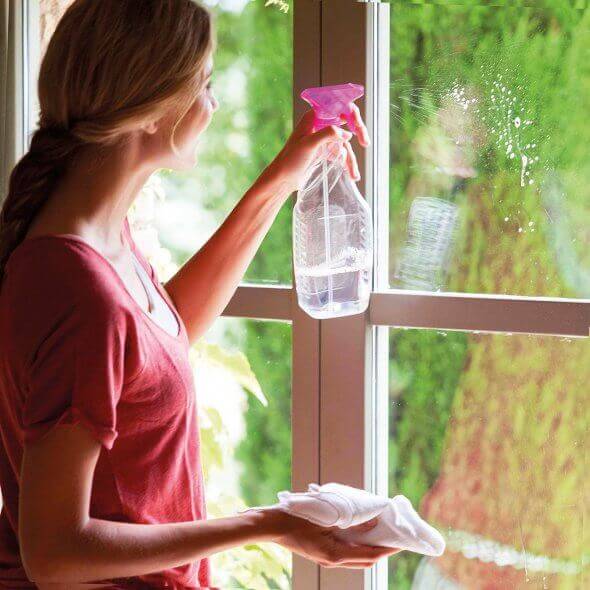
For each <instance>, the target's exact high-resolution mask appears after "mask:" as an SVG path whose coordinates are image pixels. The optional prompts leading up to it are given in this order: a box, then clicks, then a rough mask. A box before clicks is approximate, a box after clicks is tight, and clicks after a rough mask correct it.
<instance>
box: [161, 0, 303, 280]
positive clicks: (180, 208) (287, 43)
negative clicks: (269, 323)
mask: <svg viewBox="0 0 590 590" xmlns="http://www.w3.org/2000/svg"><path fill="white" fill-rule="evenodd" d="M204 4H205V5H207V6H208V8H209V9H210V10H211V11H212V12H213V14H214V15H215V28H216V34H217V41H218V43H217V51H216V53H215V55H214V69H213V79H212V88H213V93H214V94H215V97H216V98H217V100H218V101H219V109H218V110H217V111H216V113H215V114H214V116H213V120H212V122H211V125H210V126H209V128H208V129H207V130H206V131H205V132H204V133H203V135H202V136H201V137H202V139H201V141H200V143H199V144H198V147H197V153H196V156H197V157H196V165H195V167H194V168H193V169H192V170H190V171H189V172H172V171H162V172H161V173H160V177H161V179H162V181H163V185H164V191H165V193H166V199H165V201H164V203H163V206H162V207H160V211H159V215H158V224H157V226H158V230H159V233H160V236H161V239H162V243H163V244H164V245H165V246H166V247H167V248H169V249H170V250H172V251H174V253H175V254H176V256H177V258H178V259H179V260H181V261H184V260H186V259H187V258H188V257H189V256H190V255H192V254H193V253H194V252H195V251H196V250H198V249H199V248H200V247H201V246H202V245H203V244H204V243H205V242H206V241H207V239H209V237H210V236H211V234H212V233H213V232H214V231H215V229H216V228H217V227H218V226H219V224H220V223H221V222H222V221H223V220H224V219H225V217H227V215H228V214H229V213H230V211H231V210H232V209H233V207H234V206H235V205H236V204H237V202H238V200H239V199H240V198H241V197H242V196H243V194H244V193H245V192H246V191H247V190H248V188H250V186H251V185H252V183H253V182H254V181H255V180H256V178H257V177H258V175H259V174H260V173H261V172H262V171H263V169H264V168H265V167H266V166H267V165H268V164H270V162H271V161H272V160H273V158H274V157H275V156H276V155H277V154H278V152H279V151H280V150H281V148H282V147H283V145H284V143H285V141H286V140H287V138H288V136H289V134H290V132H291V129H292V59H293V57H292V48H293V42H292V10H289V11H287V12H284V11H282V10H280V9H279V7H277V6H274V5H271V6H265V3H264V2H247V0H232V1H223V0H222V1H220V2H217V1H215V0H208V1H207V2H204ZM254 39H255V42H254V41H253V40H254ZM290 209H291V208H290V205H289V202H287V203H285V205H284V206H283V209H282V210H281V211H280V213H279V215H278V216H277V218H276V220H275V222H274V224H273V226H272V228H271V230H270V231H269V233H268V234H267V236H266V238H265V239H264V241H263V243H262V246H261V248H260V250H259V251H258V253H257V255H256V257H255V258H254V260H253V261H252V263H251V264H250V267H249V269H248V271H247V272H246V276H245V279H244V280H245V281H246V282H253V283H282V284H289V283H291V257H292V256H291V210H290Z"/></svg>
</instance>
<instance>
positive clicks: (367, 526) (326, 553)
mask: <svg viewBox="0 0 590 590" xmlns="http://www.w3.org/2000/svg"><path fill="white" fill-rule="evenodd" d="M282 514H283V516H282V525H281V529H282V532H281V533H280V534H278V535H277V536H275V538H274V539H273V540H274V541H275V542H276V543H279V544H280V545H283V546H284V547H285V548H287V549H289V551H292V552H293V553H297V554H298V555H301V556H303V557H305V558H307V559H311V560H312V561H314V562H316V563H318V564H320V565H322V566H323V567H328V568H333V567H343V568H350V569H360V568H368V567H372V566H373V565H375V563H376V562H377V561H378V560H379V559H381V558H383V557H387V556H389V555H393V554H394V553H399V551H400V550H399V549H393V548H391V547H373V546H370V545H353V544H350V543H347V542H346V541H342V540H340V539H337V538H336V537H335V536H334V531H338V530H340V529H339V528H338V527H322V526H318V525H316V524H313V523H311V522H309V521H307V520H305V519H303V518H298V517H296V516H292V515H290V514H287V513H282ZM377 522H378V519H377V518H373V519H372V520H369V521H367V522H365V523H363V524H359V525H357V526H355V527H351V528H350V530H358V531H368V530H371V529H372V528H373V527H374V526H375V525H376V524H377Z"/></svg>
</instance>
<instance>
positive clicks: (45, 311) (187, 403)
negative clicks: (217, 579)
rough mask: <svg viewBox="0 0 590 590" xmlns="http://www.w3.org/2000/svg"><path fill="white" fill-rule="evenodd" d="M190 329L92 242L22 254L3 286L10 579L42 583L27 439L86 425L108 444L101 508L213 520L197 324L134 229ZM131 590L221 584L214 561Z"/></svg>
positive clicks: (0, 395) (136, 581)
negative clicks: (31, 516)
mask: <svg viewBox="0 0 590 590" xmlns="http://www.w3.org/2000/svg"><path fill="white" fill-rule="evenodd" d="M123 234H124V236H125V238H126V239H127V240H128V242H129V244H130V246H131V248H132V249H133V252H134V253H135V255H136V256H137V258H138V259H139V261H140V262H141V264H142V265H143V266H144V267H145V269H146V270H147V272H148V274H149V275H150V276H151V278H152V280H153V281H154V283H155V284H156V286H157V288H158V290H159V292H160V293H161V294H162V296H163V297H164V298H165V299H166V300H167V301H168V303H169V304H170V307H171V309H172V311H173V312H174V314H175V315H176V318H177V320H178V323H179V325H180V333H179V334H178V335H177V336H175V335H171V334H170V333H168V332H167V331H166V330H164V328H162V327H161V326H159V325H158V324H156V323H155V321H154V320H153V319H152V318H151V317H149V316H148V315H147V313H146V312H144V310H143V309H142V308H141V306H140V305H139V303H137V302H136V301H135V299H134V298H133V297H132V296H131V294H130V293H129V291H128V290H127V288H126V287H125V284H124V283H123V281H122V279H121V278H120V276H119V274H118V273H117V271H116V270H115V268H114V266H112V264H111V263H110V262H109V261H108V260H107V259H106V258H105V257H103V256H102V255H101V254H100V253H99V252H98V251H97V250H95V249H94V248H93V247H92V246H90V245H89V244H88V243H86V242H85V241H84V240H83V239H82V238H79V237H77V236H74V235H70V234H66V235H53V236H52V235H48V236H39V237H35V238H31V239H27V240H25V241H24V242H22V243H21V244H19V246H17V248H16V249H15V250H14V251H13V253H12V255H11V256H10V258H9V261H8V264H7V267H6V275H5V278H4V281H3V285H2V288H1V291H0V343H1V346H0V433H1V435H2V444H1V445H0V487H1V489H2V496H3V506H2V512H1V514H0V587H2V586H5V587H9V588H35V587H36V586H35V585H34V584H32V583H31V582H30V581H29V580H28V579H27V576H26V574H25V572H24V570H23V568H22V563H21V560H20V556H19V544H18V534H17V531H18V496H19V477H20V465H21V461H22V453H23V442H24V441H29V440H36V439H38V438H39V437H41V436H43V435H44V434H45V433H46V432H47V431H48V430H49V429H50V428H52V427H53V426H55V425H56V424H63V423H78V422H79V423H81V424H82V425H84V426H85V427H86V428H88V430H89V431H90V432H91V433H92V435H93V436H94V437H95V438H96V439H97V440H98V441H99V442H100V443H101V444H102V448H101V452H100V456H99V459H98V463H97V465H96V470H95V473H94V479H93V485H92V495H91V503H90V516H91V517H94V518H100V519H106V520H112V521H117V522H129V523H144V524H154V523H172V522H186V521H194V520H200V519H205V518H206V511H205V496H204V489H203V475H202V466H201V459H200V432H199V424H198V418H197V406H196V397H195V388H194V381H193V374H192V370H191V367H190V365H189V361H188V350H189V341H188V337H187V333H186V328H185V326H184V324H183V322H182V320H181V318H180V316H179V315H178V313H177V311H176V309H175V307H174V305H173V303H172V301H171V299H170V298H169V296H168V295H167V293H166V292H165V290H164V289H163V287H162V286H161V285H160V283H159V282H158V280H157V278H156V276H155V274H154V270H153V268H152V267H151V265H150V264H149V263H148V262H147V260H146V259H145V258H144V257H143V256H142V254H141V252H140V251H139V250H138V249H137V246H136V245H135V243H134V242H133V239H132V237H131V235H130V232H129V225H128V222H127V220H125V229H124V232H123ZM103 581H106V582H109V583H111V582H112V583H114V584H116V587H121V588H131V587H134V588H137V587H144V588H145V587H146V585H147V587H155V588H160V587H162V588H164V587H166V588H202V587H209V586H210V583H211V582H210V567H209V560H208V559H206V558H204V559H201V560H200V561H196V562H194V563H190V564H186V565H183V566H181V567H176V568H172V569H168V570H166V571H162V572H159V573H157V574H148V575H145V576H140V577H133V578H125V579H117V580H100V582H103Z"/></svg>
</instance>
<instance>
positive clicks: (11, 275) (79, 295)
mask: <svg viewBox="0 0 590 590" xmlns="http://www.w3.org/2000/svg"><path fill="white" fill-rule="evenodd" d="M114 273H115V271H114V269H113V268H112V267H110V265H109V263H108V262H107V261H106V259H104V258H101V256H100V255H99V254H98V252H96V251H95V250H94V249H93V248H92V247H90V246H89V245H88V244H86V243H85V242H84V241H83V240H82V239H81V238H80V239H78V238H77V237H76V236H71V237H70V236H50V235H48V236H37V237H34V238H29V239H26V240H24V241H23V242H21V243H20V244H19V245H18V246H17V247H16V248H15V250H14V251H13V252H12V254H11V256H10V257H9V259H8V262H7V265H6V268H5V274H4V280H3V285H2V295H3V296H6V297H8V299H9V300H10V306H11V307H12V309H13V311H16V309H17V308H19V307H21V306H23V305H24V306H25V307H30V306H31V305H34V304H35V303H36V304H38V305H40V306H42V307H44V308H46V309H47V311H50V310H53V311H55V310H56V309H57V308H68V307H71V306H73V305H77V306H81V307H86V306H88V305H89V304H90V305H92V306H93V307H94V308H96V309H97V312H99V311H100V310H101V308H103V307H106V308H107V309H111V310H116V309H120V308H121V306H122V307H123V308H124V307H125V300H124V298H123V297H122V293H121V285H120V284H118V281H117V277H116V276H114Z"/></svg>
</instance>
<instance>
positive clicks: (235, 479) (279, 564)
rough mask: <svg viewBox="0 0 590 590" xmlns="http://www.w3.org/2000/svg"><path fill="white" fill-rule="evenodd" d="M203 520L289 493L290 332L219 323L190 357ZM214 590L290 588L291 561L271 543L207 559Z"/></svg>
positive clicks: (285, 327)
mask: <svg viewBox="0 0 590 590" xmlns="http://www.w3.org/2000/svg"><path fill="white" fill-rule="evenodd" d="M191 354H192V355H193V363H194V369H195V383H196V386H197V395H198V397H199V412H200V420H201V437H202V441H203V442H202V444H203V449H202V453H203V462H204V466H205V489H206V498H207V514H208V516H209V517H210V518H216V517H223V516H229V515H232V514H235V513H237V511H239V510H241V509H243V508H246V507H247V506H260V505H263V504H274V503H275V502H276V501H277V492H279V491H280V490H283V489H290V488H291V326H290V325H289V324H285V323H279V322H261V321H252V320H242V319H237V318H219V319H218V320H217V322H216V323H215V325H214V326H213V327H212V328H211V330H210V331H209V333H208V334H207V335H206V336H205V337H204V338H203V339H202V340H201V341H199V342H198V343H197V344H196V345H195V347H194V349H193V350H192V351H191ZM211 565H212V571H213V578H214V579H213V582H214V585H216V586H219V587H220V588H258V589H260V590H266V589H268V590H270V589H271V588H273V589H280V590H287V589H289V588H291V572H292V565H291V554H290V553H289V552H288V551H287V550H286V549H284V548H283V547H281V546H279V545H276V544H273V543H263V544H260V545H248V546H245V547H237V548H235V549H232V550H230V551H224V552H221V553H216V554H214V555H213V557H212V564H211Z"/></svg>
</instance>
